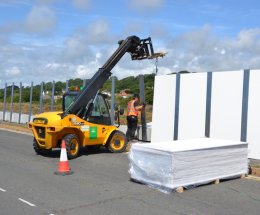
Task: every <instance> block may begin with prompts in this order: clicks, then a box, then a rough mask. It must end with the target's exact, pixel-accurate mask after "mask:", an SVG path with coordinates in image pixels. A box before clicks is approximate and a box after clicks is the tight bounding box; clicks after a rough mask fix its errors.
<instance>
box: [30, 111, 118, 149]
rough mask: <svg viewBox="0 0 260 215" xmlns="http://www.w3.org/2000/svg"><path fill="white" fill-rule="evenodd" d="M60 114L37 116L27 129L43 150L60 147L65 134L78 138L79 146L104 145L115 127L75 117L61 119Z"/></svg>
mask: <svg viewBox="0 0 260 215" xmlns="http://www.w3.org/2000/svg"><path fill="white" fill-rule="evenodd" d="M61 114H62V112H46V113H42V114H39V115H37V118H35V119H34V122H33V123H28V127H29V128H30V129H31V130H32V131H33V134H34V137H35V139H36V141H37V143H38V144H39V147H41V148H43V149H51V148H56V147H60V146H59V143H60V142H59V141H61V140H62V139H63V137H64V136H65V135H66V134H75V135H77V137H78V138H79V142H80V146H82V147H84V146H89V145H105V144H106V142H107V140H108V138H109V136H110V134H111V133H112V132H113V131H115V130H116V129H117V127H116V126H108V125H99V124H94V123H91V122H87V121H85V120H83V119H81V118H80V117H77V116H76V115H73V114H71V115H68V116H66V117H64V118H63V119H61Z"/></svg>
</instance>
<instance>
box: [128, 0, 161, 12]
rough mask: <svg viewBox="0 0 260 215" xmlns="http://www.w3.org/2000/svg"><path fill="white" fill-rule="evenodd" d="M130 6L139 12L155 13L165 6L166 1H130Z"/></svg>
mask: <svg viewBox="0 0 260 215" xmlns="http://www.w3.org/2000/svg"><path fill="white" fill-rule="evenodd" d="M127 4H128V6H129V7H130V8H131V9H132V10H137V11H147V12H149V11H155V10H158V9H161V8H162V7H164V6H165V4H166V0H128V1H127Z"/></svg>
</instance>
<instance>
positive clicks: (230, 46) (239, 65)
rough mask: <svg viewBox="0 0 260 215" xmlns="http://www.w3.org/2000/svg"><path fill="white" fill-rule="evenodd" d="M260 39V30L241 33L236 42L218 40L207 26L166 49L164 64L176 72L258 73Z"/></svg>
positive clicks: (235, 39)
mask: <svg viewBox="0 0 260 215" xmlns="http://www.w3.org/2000/svg"><path fill="white" fill-rule="evenodd" d="M259 36H260V29H259V28H254V29H244V30H242V31H240V32H239V33H238V34H237V36H236V37H235V38H227V37H224V38H221V37H216V36H213V34H212V33H211V26H210V25H209V24H206V25H204V26H203V27H202V28H200V29H195V30H193V31H189V32H185V33H183V34H180V35H178V36H176V37H173V38H172V39H171V40H169V41H168V44H167V46H166V47H165V50H167V51H168V52H169V54H168V56H166V57H165V59H164V60H162V61H163V63H164V64H165V66H166V65H167V67H169V68H172V69H173V70H174V72H178V71H180V70H188V71H191V72H206V71H227V70H239V69H245V68H250V69H259V68H260V62H258V61H257V60H258V59H259V54H260V50H259V45H260V38H259ZM174 65H175V67H174ZM176 65H177V66H176Z"/></svg>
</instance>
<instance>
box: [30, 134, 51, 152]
mask: <svg viewBox="0 0 260 215" xmlns="http://www.w3.org/2000/svg"><path fill="white" fill-rule="evenodd" d="M33 148H34V151H35V152H36V153H37V154H39V155H47V154H49V153H50V152H51V150H52V149H43V148H41V147H40V146H39V144H38V143H37V141H36V139H35V138H34V139H33Z"/></svg>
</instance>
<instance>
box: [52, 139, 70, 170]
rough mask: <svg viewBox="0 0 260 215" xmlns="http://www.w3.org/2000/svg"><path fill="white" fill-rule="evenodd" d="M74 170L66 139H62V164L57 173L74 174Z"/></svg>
mask: <svg viewBox="0 0 260 215" xmlns="http://www.w3.org/2000/svg"><path fill="white" fill-rule="evenodd" d="M73 173H74V172H73V171H71V170H70V168H69V163H68V157H67V151H66V144H65V140H62V145H61V151H60V166H59V169H58V171H56V172H55V173H54V174H55V175H72V174H73Z"/></svg>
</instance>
